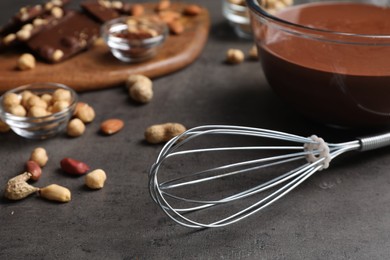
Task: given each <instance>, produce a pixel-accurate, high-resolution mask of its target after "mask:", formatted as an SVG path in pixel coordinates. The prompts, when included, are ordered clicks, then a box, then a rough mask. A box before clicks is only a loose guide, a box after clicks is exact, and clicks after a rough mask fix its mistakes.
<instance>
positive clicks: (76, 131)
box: [66, 118, 85, 137]
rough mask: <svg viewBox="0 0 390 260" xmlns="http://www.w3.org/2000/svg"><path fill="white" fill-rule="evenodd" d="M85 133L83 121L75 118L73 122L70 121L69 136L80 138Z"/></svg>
mask: <svg viewBox="0 0 390 260" xmlns="http://www.w3.org/2000/svg"><path fill="white" fill-rule="evenodd" d="M84 132H85V125H84V123H83V121H81V120H80V119H78V118H73V119H72V120H70V121H69V123H68V126H67V128H66V133H67V134H68V135H69V136H72V137H78V136H81V135H83V134H84Z"/></svg>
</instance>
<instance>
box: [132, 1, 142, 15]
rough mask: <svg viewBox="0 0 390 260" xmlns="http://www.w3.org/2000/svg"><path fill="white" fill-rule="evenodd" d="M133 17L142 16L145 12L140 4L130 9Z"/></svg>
mask: <svg viewBox="0 0 390 260" xmlns="http://www.w3.org/2000/svg"><path fill="white" fill-rule="evenodd" d="M130 12H131V15H132V16H141V15H143V14H144V12H145V8H144V7H143V6H142V5H140V4H133V5H132V6H131V8H130Z"/></svg>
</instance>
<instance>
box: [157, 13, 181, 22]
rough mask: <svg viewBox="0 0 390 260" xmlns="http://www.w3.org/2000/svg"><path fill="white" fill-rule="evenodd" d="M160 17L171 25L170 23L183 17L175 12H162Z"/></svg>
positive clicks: (159, 14)
mask: <svg viewBox="0 0 390 260" xmlns="http://www.w3.org/2000/svg"><path fill="white" fill-rule="evenodd" d="M158 16H159V17H160V19H161V20H163V21H164V22H165V23H167V24H169V23H170V22H172V21H174V20H177V19H179V18H180V17H181V14H180V13H178V12H175V11H169V10H168V11H161V12H159V13H158Z"/></svg>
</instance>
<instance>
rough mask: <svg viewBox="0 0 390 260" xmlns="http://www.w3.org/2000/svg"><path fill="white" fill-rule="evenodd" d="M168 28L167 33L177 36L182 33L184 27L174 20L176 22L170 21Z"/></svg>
mask: <svg viewBox="0 0 390 260" xmlns="http://www.w3.org/2000/svg"><path fill="white" fill-rule="evenodd" d="M168 27H169V31H170V32H171V33H172V34H175V35H179V34H181V33H183V32H184V26H183V24H182V23H181V22H180V21H178V20H176V21H172V22H170V23H169V24H168Z"/></svg>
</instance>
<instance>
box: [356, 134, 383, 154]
mask: <svg viewBox="0 0 390 260" xmlns="http://www.w3.org/2000/svg"><path fill="white" fill-rule="evenodd" d="M359 142H360V151H369V150H374V149H377V148H381V147H385V146H388V145H390V133H385V134H381V135H375V136H370V137H364V138H360V139H359Z"/></svg>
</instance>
